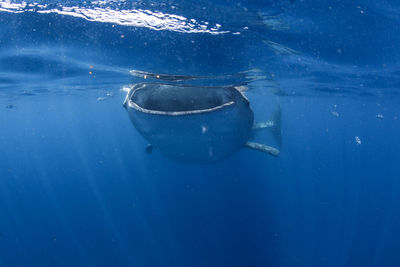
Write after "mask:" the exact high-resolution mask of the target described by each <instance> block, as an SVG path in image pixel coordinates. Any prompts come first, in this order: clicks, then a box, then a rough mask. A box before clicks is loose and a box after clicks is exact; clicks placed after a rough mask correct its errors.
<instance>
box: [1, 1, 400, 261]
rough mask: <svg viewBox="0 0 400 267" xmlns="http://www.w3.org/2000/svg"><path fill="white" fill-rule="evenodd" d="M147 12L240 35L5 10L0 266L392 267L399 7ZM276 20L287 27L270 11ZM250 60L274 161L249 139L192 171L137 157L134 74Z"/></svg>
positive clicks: (221, 70) (399, 184)
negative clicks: (275, 147)
mask: <svg viewBox="0 0 400 267" xmlns="http://www.w3.org/2000/svg"><path fill="white" fill-rule="evenodd" d="M2 2H4V1H0V3H2ZM76 3H77V2H76V1H75V2H64V3H63V5H65V6H74V5H76ZM131 4H132V3H131V2H126V3H125V4H124V5H123V6H122V7H124V8H135V6H131ZM109 5H110V8H116V6H115V5H116V4H115V3H110V4H109ZM125 5H126V6H125ZM170 5H177V6H178V7H180V8H178V9H170V8H169V7H170ZM117 6H118V5H117ZM193 6H195V7H196V8H194V7H193ZM140 7H141V8H146V9H149V10H153V9H154V10H162V11H163V12H166V13H174V14H179V15H183V16H187V17H188V18H191V17H193V18H197V19H199V20H200V19H204V20H207V21H210V22H211V23H219V24H221V25H222V27H221V28H222V29H223V30H229V31H231V32H235V31H238V30H241V29H243V27H246V26H248V27H249V28H250V29H249V30H248V31H242V34H240V35H233V34H223V35H210V34H186V33H178V32H173V31H154V30H150V29H148V28H134V27H124V26H118V25H116V26H114V27H112V24H109V23H100V22H90V21H85V20H83V19H81V18H73V17H71V16H61V15H56V14H39V13H36V12H31V11H29V12H28V11H26V12H23V13H18V14H16V13H11V12H0V266H140V267H141V266H307V267H308V266H362V267H364V266H388V267H391V266H393V267H396V266H400V254H399V253H398V248H399V247H400V230H399V228H398V225H399V224H400V207H399V203H400V181H399V179H400V170H399V162H400V154H399V151H400V142H399V140H398V136H399V134H400V109H399V89H400V88H399V86H400V73H399V70H398V69H399V68H398V67H399V64H398V60H399V52H398V47H400V30H399V27H400V26H399V25H400V15H399V11H400V5H399V4H398V3H396V2H395V1H379V4H378V3H375V1H355V2H353V3H351V4H350V3H348V1H310V0H304V1H281V2H279V1H278V2H276V3H275V4H273V1H266V2H262V3H261V2H250V1H243V2H240V3H239V2H237V1H217V2H216V3H214V2H212V3H211V2H206V1H202V2H192V1H182V2H178V1H176V2H173V3H172V2H169V3H168V5H166V6H161V7H160V6H156V7H154V6H153V7H152V6H151V5H150V2H145V3H144V4H143V6H140ZM200 7H207V10H208V11H209V12H205V11H202V10H203V9H202V8H200ZM88 8H93V7H92V6H90V5H88ZM152 8H153V9H152ZM361 11H363V12H361ZM272 15H273V16H274V17H273V18H274V19H276V20H278V21H280V22H282V23H283V24H285V25H287V26H289V27H288V29H285V30H279V29H271V27H269V28H268V27H267V26H266V24H265V23H264V24H263V23H262V19H263V17H264V19H266V18H267V16H272ZM268 18H269V19H270V17H268ZM33 29H35V31H33ZM121 35H123V36H124V37H123V38H122V37H121ZM267 40H268V41H272V42H274V43H276V44H279V45H280V46H279V47H278V48H280V49H281V50H280V51H281V52H280V53H279V51H277V50H276V49H275V50H274V49H271V47H269V46H268V45H267V44H266V43H265V42H263V41H267ZM286 47H288V48H291V49H294V50H296V51H297V53H295V52H293V51H292V52H288V50H284V49H283V48H286ZM282 49H283V50H284V52H282ZM285 51H286V52H285ZM290 51H291V50H290ZM253 68H257V69H258V70H259V71H260V73H261V74H263V75H265V76H267V77H268V79H267V80H261V81H257V82H254V83H250V85H249V86H250V88H251V90H250V91H249V92H248V96H249V99H250V102H251V106H252V108H253V110H254V112H255V117H256V119H257V120H259V121H261V120H265V119H268V118H269V116H270V114H271V111H272V110H273V108H274V107H275V106H276V105H277V103H278V102H279V103H280V105H281V107H282V132H283V146H282V148H281V155H280V156H279V157H278V158H272V157H269V156H267V155H264V154H262V153H259V152H256V151H251V150H246V149H243V150H241V151H239V152H237V153H236V154H234V155H232V157H230V158H228V159H227V160H225V161H223V162H221V163H218V164H213V165H203V166H201V165H199V166H196V165H182V164H179V163H175V162H173V161H171V160H169V159H167V158H165V157H163V156H162V155H161V154H159V153H158V152H157V151H154V153H153V154H151V155H148V154H146V153H145V152H144V149H145V147H146V145H147V142H146V141H145V140H144V139H143V137H141V136H140V135H139V133H138V132H137V131H136V130H135V128H134V127H133V125H132V124H131V122H130V121H129V118H128V116H127V114H126V111H125V110H124V109H123V108H122V101H123V99H124V96H125V93H124V92H122V91H121V90H120V89H121V88H122V87H123V86H127V85H128V84H129V83H132V82H136V81H137V79H134V78H133V77H131V76H130V75H129V73H128V72H129V70H130V69H140V70H145V71H152V72H162V73H172V74H185V75H211V76H212V75H222V74H232V73H237V72H238V71H243V70H248V69H253ZM89 71H91V72H92V74H89ZM99 97H100V99H99ZM102 99H104V100H105V101H100V100H102ZM10 104H12V105H13V106H7V105H10ZM378 114H379V115H383V118H381V119H380V118H377V115H378ZM356 137H359V138H360V140H361V144H357V142H356V139H355V138H356ZM256 138H257V140H258V141H261V142H266V143H268V142H273V140H272V139H271V136H269V135H268V134H267V133H260V134H259V135H258V136H257V137H256Z"/></svg>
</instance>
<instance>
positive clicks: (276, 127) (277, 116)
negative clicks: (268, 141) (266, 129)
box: [271, 104, 282, 148]
mask: <svg viewBox="0 0 400 267" xmlns="http://www.w3.org/2000/svg"><path fill="white" fill-rule="evenodd" d="M281 118H282V109H281V105H280V104H278V107H277V108H276V109H275V110H274V113H273V114H272V121H273V122H274V124H273V126H272V127H271V132H272V135H273V136H274V138H275V140H276V142H277V143H278V145H279V147H280V148H281V147H282V131H281Z"/></svg>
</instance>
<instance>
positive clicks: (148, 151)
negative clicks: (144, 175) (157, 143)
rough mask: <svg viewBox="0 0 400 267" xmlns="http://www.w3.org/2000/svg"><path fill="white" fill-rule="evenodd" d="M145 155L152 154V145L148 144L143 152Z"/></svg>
mask: <svg viewBox="0 0 400 267" xmlns="http://www.w3.org/2000/svg"><path fill="white" fill-rule="evenodd" d="M144 151H145V152H146V153H147V154H151V153H152V152H153V145H152V144H148V145H147V147H146V149H145V150H144Z"/></svg>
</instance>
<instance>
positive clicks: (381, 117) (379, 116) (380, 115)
mask: <svg viewBox="0 0 400 267" xmlns="http://www.w3.org/2000/svg"><path fill="white" fill-rule="evenodd" d="M375 117H376V118H377V119H380V120H383V118H384V117H383V115H382V114H376V115H375Z"/></svg>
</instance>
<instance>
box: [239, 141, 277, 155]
mask: <svg viewBox="0 0 400 267" xmlns="http://www.w3.org/2000/svg"><path fill="white" fill-rule="evenodd" d="M246 146H247V147H248V148H251V149H255V150H258V151H261V152H264V153H268V154H270V155H272V156H274V157H277V156H278V155H279V150H278V149H276V148H274V147H271V146H267V145H263V144H260V143H255V142H247V143H246Z"/></svg>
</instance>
